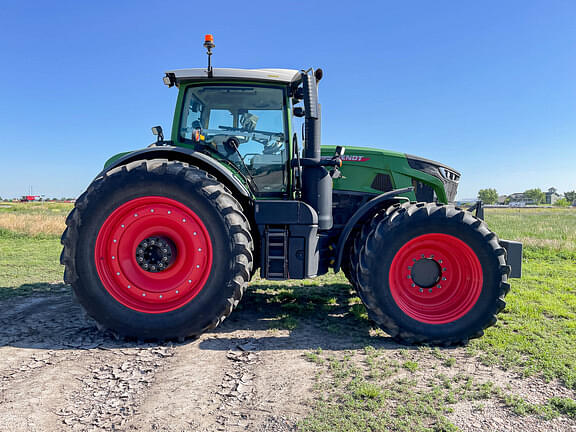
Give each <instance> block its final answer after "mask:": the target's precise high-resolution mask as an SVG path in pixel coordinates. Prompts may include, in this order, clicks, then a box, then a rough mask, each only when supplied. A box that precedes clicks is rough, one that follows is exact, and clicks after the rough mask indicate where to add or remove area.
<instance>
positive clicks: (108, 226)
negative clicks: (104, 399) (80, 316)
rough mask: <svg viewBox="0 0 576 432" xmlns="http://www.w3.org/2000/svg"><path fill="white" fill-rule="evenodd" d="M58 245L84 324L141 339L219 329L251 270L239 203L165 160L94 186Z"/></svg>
mask: <svg viewBox="0 0 576 432" xmlns="http://www.w3.org/2000/svg"><path fill="white" fill-rule="evenodd" d="M62 243H63V245H64V250H63V252H62V257H61V261H62V264H64V265H65V266H66V270H65V281H66V282H67V283H70V284H71V285H72V288H73V291H74V295H75V297H76V298H77V300H78V302H79V303H80V305H81V306H82V307H83V308H84V310H85V311H86V312H87V314H88V315H89V316H90V317H92V318H93V319H94V320H96V322H97V323H98V324H99V326H100V327H101V328H105V329H110V330H112V331H114V332H115V333H117V334H119V335H122V336H129V337H138V338H141V339H165V338H180V337H186V336H197V335H199V334H201V333H203V332H204V331H206V330H209V329H211V328H214V327H216V326H217V325H218V324H219V323H220V322H222V321H223V320H224V319H225V318H226V317H227V316H228V315H230V313H231V312H232V310H233V309H234V307H235V306H236V305H237V304H238V302H239V301H240V299H241V297H242V294H243V292H244V290H245V287H246V285H247V283H248V281H249V279H250V273H251V270H252V251H253V243H252V237H251V235H250V226H249V223H248V221H247V219H246V217H245V216H244V214H243V213H242V208H241V207H240V204H239V203H238V201H236V200H235V199H234V197H233V196H232V195H231V194H230V192H229V191H228V190H227V189H226V188H225V187H224V186H223V185H222V184H221V183H219V182H218V181H217V180H216V179H215V178H214V177H212V176H210V175H209V174H207V173H206V172H205V171H202V170H200V169H198V168H196V167H191V166H188V165H187V164H185V163H181V162H175V161H167V160H163V159H155V160H150V161H136V162H132V163H129V164H127V165H124V166H120V167H117V168H114V169H112V170H111V171H109V172H108V173H106V174H105V175H104V176H102V177H100V178H98V179H96V180H95V181H94V182H93V183H92V184H91V185H90V186H89V187H88V189H87V191H86V192H85V193H84V194H83V195H82V196H81V197H80V198H79V199H78V200H77V202H76V206H75V209H74V210H73V211H72V213H71V214H70V215H69V217H68V219H67V229H66V231H65V233H64V235H63V236H62Z"/></svg>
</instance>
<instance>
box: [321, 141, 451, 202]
mask: <svg viewBox="0 0 576 432" xmlns="http://www.w3.org/2000/svg"><path fill="white" fill-rule="evenodd" d="M335 149H336V147H335V146H322V157H331V156H332V155H333V154H334V151H335ZM342 160H343V166H342V177H340V178H338V179H335V180H334V189H336V190H348V191H355V192H363V193H373V194H376V193H382V192H387V191H388V190H392V189H399V188H404V187H409V186H413V187H414V189H415V192H414V193H411V194H409V195H407V196H408V198H410V199H411V200H416V201H436V200H437V201H440V202H451V201H454V198H455V197H456V192H457V189H458V182H459V181H460V173H459V172H458V171H456V170H455V169H454V168H450V167H449V166H447V165H444V164H443V163H440V162H436V161H432V160H429V159H424V158H421V157H418V156H413V155H409V154H405V153H399V152H394V151H391V150H382V149H375V148H367V147H349V146H346V153H345V154H344V155H343V156H342Z"/></svg>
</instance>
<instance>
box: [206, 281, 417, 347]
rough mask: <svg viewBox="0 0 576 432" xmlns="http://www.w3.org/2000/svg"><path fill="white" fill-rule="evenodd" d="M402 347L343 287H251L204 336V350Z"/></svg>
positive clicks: (261, 282) (353, 295)
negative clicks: (213, 329)
mask: <svg viewBox="0 0 576 432" xmlns="http://www.w3.org/2000/svg"><path fill="white" fill-rule="evenodd" d="M368 345H371V346H373V347H375V348H380V349H398V348H405V349H416V347H410V346H406V345H400V344H398V343H397V342H395V341H394V340H393V339H392V338H390V337H388V336H387V335H385V334H384V333H383V332H382V331H380V330H377V329H376V326H375V324H374V323H372V322H371V321H370V320H369V319H368V316H367V314H366V311H365V309H364V306H363V305H362V304H361V303H360V299H358V298H357V297H356V295H355V294H354V293H353V291H352V290H351V286H350V285H348V284H343V283H332V284H324V285H294V284H292V285H286V286H284V285H279V286H276V287H271V286H269V285H267V283H266V282H265V281H259V282H256V283H253V284H252V285H251V286H250V287H249V289H248V290H247V292H246V294H245V296H244V298H243V299H242V301H241V303H240V305H239V306H238V308H237V309H236V311H235V312H234V313H233V314H232V315H231V316H230V318H228V319H227V320H226V321H224V322H223V323H222V324H221V325H220V327H218V328H217V329H216V330H215V331H214V332H213V337H206V338H202V340H200V343H199V348H200V349H203V350H230V349H245V350H250V351H275V350H313V349H317V348H321V349H323V350H343V349H358V348H363V347H366V346H368Z"/></svg>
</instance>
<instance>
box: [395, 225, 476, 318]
mask: <svg viewBox="0 0 576 432" xmlns="http://www.w3.org/2000/svg"><path fill="white" fill-rule="evenodd" d="M424 260H429V261H433V262H435V263H436V264H437V265H438V269H439V275H438V278H437V280H436V282H435V283H434V284H433V286H428V284H426V286H421V285H419V284H418V283H416V280H415V278H414V276H415V275H414V274H413V268H414V265H415V264H416V263H418V262H420V261H424ZM388 281H389V284H390V291H391V294H392V297H393V298H394V301H395V302H396V305H398V307H399V308H400V309H402V311H403V312H404V313H406V315H408V316H409V317H411V318H413V319H415V320H417V321H421V322H424V323H427V324H446V323H450V322H453V321H456V320H457V319H459V318H462V317H463V316H464V315H466V314H467V313H468V312H469V311H470V309H472V307H474V305H475V304H476V301H477V300H478V297H480V293H481V292H482V284H483V277H482V266H481V265H480V261H479V260H478V257H477V256H476V254H475V253H474V251H473V250H472V249H471V248H470V246H468V245H467V244H466V243H464V242H463V241H462V240H460V239H458V238H456V237H454V236H451V235H448V234H439V233H433V234H423V235H421V236H418V237H415V238H413V239H412V240H410V241H409V242H408V243H406V244H405V245H403V246H402V247H401V248H400V250H399V251H398V252H397V253H396V256H395V257H394V259H393V260H392V265H391V267H390V273H389V276H388Z"/></svg>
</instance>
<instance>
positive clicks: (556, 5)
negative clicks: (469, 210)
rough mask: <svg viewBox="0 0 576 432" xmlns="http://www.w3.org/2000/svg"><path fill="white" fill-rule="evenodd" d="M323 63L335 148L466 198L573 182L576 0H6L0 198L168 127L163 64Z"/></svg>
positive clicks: (43, 190) (70, 181)
mask: <svg viewBox="0 0 576 432" xmlns="http://www.w3.org/2000/svg"><path fill="white" fill-rule="evenodd" d="M205 33H213V34H214V37H215V42H216V45H217V46H216V49H215V54H214V56H213V62H214V64H215V66H217V67H243V68H259V67H285V68H295V69H301V68H307V67H309V66H314V67H322V68H323V69H324V72H325V77H324V79H323V81H322V83H321V85H320V98H321V102H322V105H323V131H322V132H323V142H324V144H343V145H361V146H369V147H379V148H386V149H392V150H396V151H402V152H406V153H411V154H416V155H420V156H423V157H426V158H430V159H435V160H438V161H441V162H444V163H446V164H448V165H450V166H453V167H454V168H456V169H458V170H460V171H461V172H462V173H463V177H462V181H461V184H460V191H459V195H458V196H459V197H460V198H466V197H474V196H475V195H476V193H477V191H478V189H480V188H484V187H495V188H496V189H497V190H498V192H499V193H512V192H518V191H524V190H526V189H529V188H533V187H540V188H542V189H547V188H548V187H551V186H555V187H557V188H558V189H559V190H560V191H561V192H564V191H566V190H573V189H576V2H574V1H573V0H566V1H563V0H553V1H544V0H542V1H530V0H522V1H512V0H506V1H501V0H499V1H482V2H478V1H462V0H452V1H442V0H436V1H424V0H421V1H402V2H401V1H394V2H392V1H374V2H362V1H356V2H334V1H326V2H315V1H307V2H268V1H267V2H263V1H250V2H238V1H233V2H227V1H218V2H180V3H170V2H165V1H164V2H159V1H158V2H151V1H138V2H136V1H115V2H108V1H99V2H78V1H59V2H48V1H46V2H35V1H28V2H9V1H3V2H1V3H0V53H1V59H2V60H1V66H2V67H0V146H1V151H2V153H1V156H0V158H1V159H0V160H1V161H2V164H1V165H0V196H2V197H13V196H19V195H22V194H24V193H26V192H27V191H28V189H29V187H30V186H32V187H33V192H34V193H37V194H46V195H47V196H57V197H61V196H77V195H78V194H80V193H81V192H82V191H83V190H84V189H85V188H86V186H87V185H88V184H89V182H90V181H91V180H92V178H93V176H94V175H96V173H97V172H98V171H99V170H100V169H101V167H102V164H103V163H104V161H105V160H106V159H107V158H108V157H109V156H111V155H112V154H114V153H117V152H119V151H125V150H131V149H136V148H139V147H144V146H146V145H148V144H149V143H150V142H152V141H153V140H154V139H153V137H152V135H151V133H150V127H151V126H154V125H156V124H161V125H162V126H163V127H164V129H165V130H166V131H168V130H169V129H170V128H171V123H172V115H173V111H172V110H173V105H174V101H175V99H176V90H175V89H173V88H172V89H168V88H167V87H165V86H164V85H163V84H162V76H163V72H164V71H166V70H169V69H174V68H181V67H203V66H204V65H205V62H206V59H205V54H204V49H203V48H202V42H203V36H204V34H205Z"/></svg>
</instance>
